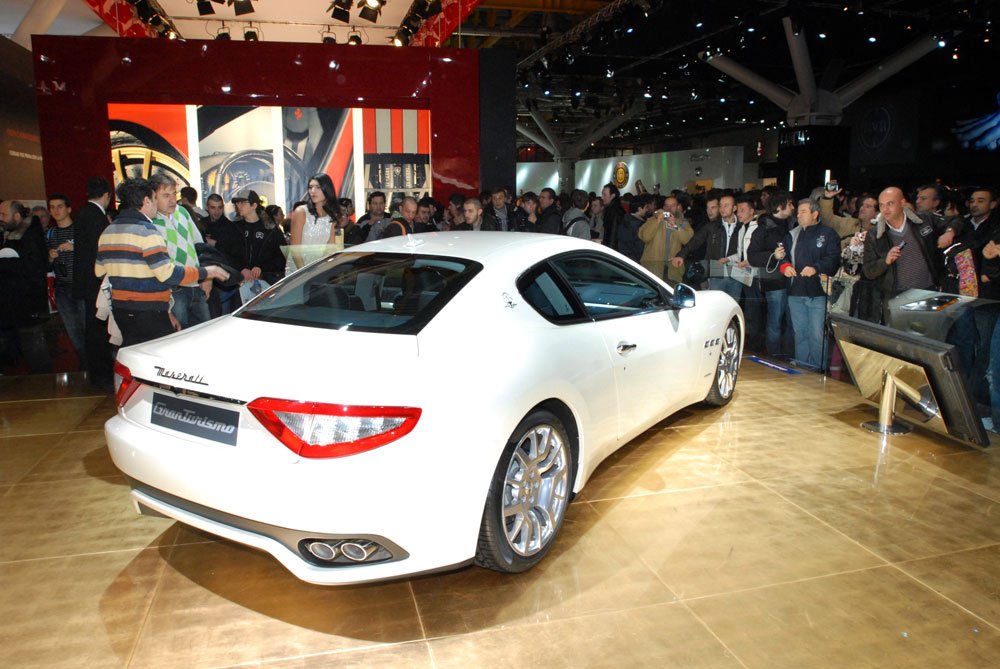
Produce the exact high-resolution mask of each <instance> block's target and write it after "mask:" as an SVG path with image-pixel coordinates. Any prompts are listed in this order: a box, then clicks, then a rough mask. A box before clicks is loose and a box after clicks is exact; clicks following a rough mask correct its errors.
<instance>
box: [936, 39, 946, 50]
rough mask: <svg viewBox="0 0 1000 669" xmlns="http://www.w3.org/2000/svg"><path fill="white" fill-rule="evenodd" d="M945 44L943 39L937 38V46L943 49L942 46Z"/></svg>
mask: <svg viewBox="0 0 1000 669" xmlns="http://www.w3.org/2000/svg"><path fill="white" fill-rule="evenodd" d="M945 44H946V42H945V41H944V40H943V39H939V40H938V46H939V47H940V48H942V49H943V48H944V47H945Z"/></svg>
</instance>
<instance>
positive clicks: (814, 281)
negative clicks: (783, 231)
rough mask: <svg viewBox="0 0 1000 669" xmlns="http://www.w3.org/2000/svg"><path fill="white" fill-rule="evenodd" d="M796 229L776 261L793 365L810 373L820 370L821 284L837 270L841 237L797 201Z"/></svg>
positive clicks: (807, 203) (815, 208)
mask: <svg viewBox="0 0 1000 669" xmlns="http://www.w3.org/2000/svg"><path fill="white" fill-rule="evenodd" d="M798 222H799V225H798V227H796V228H792V230H791V231H790V232H789V233H788V234H787V235H785V241H784V242H783V245H782V246H781V247H779V248H778V249H777V250H775V253H774V255H775V257H776V258H778V259H779V260H783V261H784V262H782V264H781V267H780V269H781V273H782V274H783V275H784V276H785V277H786V278H787V279H788V280H789V283H788V312H789V314H790V315H791V317H792V328H793V329H794V330H795V361H796V363H798V364H800V365H802V366H804V367H809V368H811V369H820V368H822V367H823V363H824V361H823V357H824V353H825V346H824V332H825V330H824V325H825V324H826V290H825V289H824V281H826V280H828V277H830V276H833V274H834V273H835V272H836V271H837V268H839V267H840V236H839V235H838V234H837V232H836V231H835V230H834V229H833V228H830V227H827V226H826V225H824V224H822V223H820V222H819V205H818V204H816V202H814V201H813V200H810V199H808V198H807V199H805V200H799V206H798Z"/></svg>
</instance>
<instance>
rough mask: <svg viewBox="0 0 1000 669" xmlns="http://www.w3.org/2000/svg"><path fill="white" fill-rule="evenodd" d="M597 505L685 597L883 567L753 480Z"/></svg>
mask: <svg viewBox="0 0 1000 669" xmlns="http://www.w3.org/2000/svg"><path fill="white" fill-rule="evenodd" d="M593 506H594V507H595V508H596V509H597V510H598V511H599V512H600V513H601V514H602V522H605V523H608V524H609V525H610V526H611V527H612V528H613V529H614V530H615V532H616V533H618V534H619V535H621V537H622V540H623V542H624V543H625V544H626V546H627V547H628V548H630V549H631V550H632V551H634V553H635V554H636V555H637V556H638V557H640V558H641V559H642V560H643V561H644V562H645V563H646V564H648V565H649V566H650V567H651V568H652V569H653V570H655V571H656V572H657V574H659V576H660V578H661V579H662V580H663V581H664V582H665V583H666V584H667V585H668V586H670V589H671V590H673V592H674V593H676V594H677V595H678V597H681V598H689V597H700V596H704V595H709V594H715V593H720V592H729V591H732V590H738V589H741V588H751V587H757V586H762V585H767V584H772V583H780V582H783V581H790V580H795V579H801V578H808V577H812V576H820V575H823V574H831V573H837V572H841V571H848V570H852V569H862V568H866V567H871V566H873V565H877V564H883V561H882V560H879V559H878V558H877V557H875V556H874V555H872V554H871V553H869V552H867V551H865V550H863V549H862V548H860V547H859V546H857V545H856V544H854V543H853V542H851V541H850V540H848V539H847V538H845V537H844V536H842V535H841V534H839V533H837V532H835V531H834V530H831V529H830V528H829V527H827V526H826V525H824V524H823V523H821V522H819V521H818V520H816V519H815V518H813V517H812V516H810V515H808V514H807V513H804V512H803V511H801V510H800V509H798V508H796V507H795V506H794V505H792V504H789V503H788V502H786V501H785V500H783V499H781V498H780V497H779V496H778V495H776V494H774V493H772V492H770V491H768V490H766V489H764V488H763V487H761V486H760V485H758V484H756V483H750V484H736V485H729V486H719V487H715V488H703V489H700V490H690V491H684V492H673V493H664V494H660V495H648V496H645V497H631V498H627V499H620V500H613V501H606V502H593Z"/></svg>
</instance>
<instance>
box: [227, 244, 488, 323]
mask: <svg viewBox="0 0 1000 669" xmlns="http://www.w3.org/2000/svg"><path fill="white" fill-rule="evenodd" d="M482 268H483V266H482V265H480V264H479V263H477V262H472V261H470V260H463V259H461V258H444V257H438V256H425V255H413V254H401V253H371V252H369V253H362V252H351V251H346V252H344V253H338V254H336V255H333V256H330V257H329V258H326V259H324V260H321V261H319V262H317V263H314V264H312V265H309V266H308V267H306V268H304V269H303V270H302V271H300V272H297V273H295V274H294V275H292V276H290V277H288V278H287V279H285V280H284V281H282V282H281V283H279V284H277V285H275V286H272V287H271V288H269V289H268V290H266V291H265V292H263V293H261V295H260V296H259V297H258V298H257V299H255V300H254V301H253V302H251V303H250V304H248V305H247V306H246V307H244V308H243V309H241V310H240V311H238V312H237V313H236V316H237V317H239V318H249V319H252V320H259V321H270V322H272V323H288V324H291V325H303V326H306V327H316V328H331V329H337V330H354V331H359V332H387V333H395V334H416V333H417V332H419V331H420V329H421V328H423V327H424V325H426V324H427V323H428V322H430V320H431V319H432V318H434V315H435V314H437V313H438V312H439V311H440V310H441V309H442V308H443V307H444V305H446V304H448V302H449V301H450V300H451V298H452V297H454V296H455V295H457V294H458V291H459V290H461V289H462V286H464V285H465V284H466V283H468V282H469V280H470V279H472V277H474V276H475V275H476V274H477V273H478V272H479V271H480V270H481V269H482Z"/></svg>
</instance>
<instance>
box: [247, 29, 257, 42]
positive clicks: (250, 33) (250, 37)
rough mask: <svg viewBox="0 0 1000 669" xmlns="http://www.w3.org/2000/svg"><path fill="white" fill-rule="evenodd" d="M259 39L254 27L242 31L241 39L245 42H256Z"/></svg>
mask: <svg viewBox="0 0 1000 669" xmlns="http://www.w3.org/2000/svg"><path fill="white" fill-rule="evenodd" d="M259 39H260V35H258V34H257V29H256V28H254V27H250V28H247V29H246V30H244V31H243V41H245V42H256V41H258V40H259Z"/></svg>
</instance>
